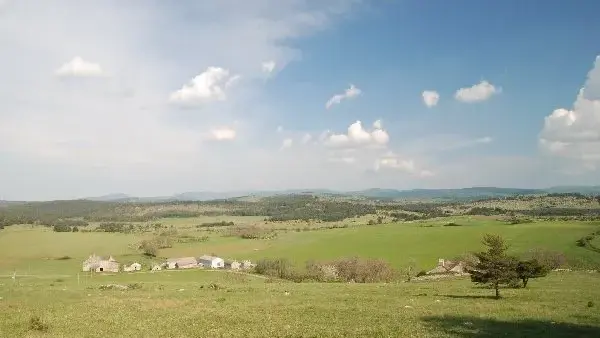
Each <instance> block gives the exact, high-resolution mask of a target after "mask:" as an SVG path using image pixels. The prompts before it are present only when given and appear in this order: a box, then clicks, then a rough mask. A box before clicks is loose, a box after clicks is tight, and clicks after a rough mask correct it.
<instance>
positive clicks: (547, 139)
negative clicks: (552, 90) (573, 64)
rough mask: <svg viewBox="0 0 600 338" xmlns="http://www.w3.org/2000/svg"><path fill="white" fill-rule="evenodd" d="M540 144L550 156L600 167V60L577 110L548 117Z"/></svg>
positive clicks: (581, 93) (562, 111)
mask: <svg viewBox="0 0 600 338" xmlns="http://www.w3.org/2000/svg"><path fill="white" fill-rule="evenodd" d="M539 143H540V146H541V147H542V149H543V150H544V151H545V152H547V153H548V154H550V155H553V156H556V157H559V158H567V159H572V160H576V161H579V163H580V164H581V165H583V167H587V168H588V169H590V170H596V168H597V166H598V165H599V164H600V56H598V57H596V61H595V64H594V66H593V68H592V70H591V71H590V72H589V73H588V76H587V80H586V82H585V84H584V86H583V88H581V90H580V91H579V94H578V95H577V98H576V99H575V103H574V104H573V108H572V109H570V110H568V109H563V108H561V109H556V110H554V111H553V112H552V114H550V115H548V116H546V117H545V119H544V127H543V129H542V131H541V133H540V138H539Z"/></svg>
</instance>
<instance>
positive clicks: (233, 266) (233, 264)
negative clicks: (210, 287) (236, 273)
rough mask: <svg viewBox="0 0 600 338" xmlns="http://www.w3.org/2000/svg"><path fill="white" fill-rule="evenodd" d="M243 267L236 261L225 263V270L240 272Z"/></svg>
mask: <svg viewBox="0 0 600 338" xmlns="http://www.w3.org/2000/svg"><path fill="white" fill-rule="evenodd" d="M241 267H242V264H241V263H240V262H238V261H236V260H233V261H226V262H225V269H231V270H239V269H240V268H241Z"/></svg>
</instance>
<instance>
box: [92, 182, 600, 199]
mask: <svg viewBox="0 0 600 338" xmlns="http://www.w3.org/2000/svg"><path fill="white" fill-rule="evenodd" d="M551 193H562V194H564V193H578V194H583V195H600V186H557V187H550V188H545V189H524V188H499V187H469V188H458V189H412V190H398V189H382V188H371V189H365V190H356V191H336V190H329V189H288V190H273V191H264V190H248V191H230V192H213V191H189V192H184V193H178V194H174V195H171V196H155V197H136V196H131V195H127V194H124V193H115V194H109V195H104V196H97V197H87V198H85V199H87V200H91V201H113V202H168V201H209V200H216V199H230V198H239V197H271V196H280V195H291V194H303V195H315V196H331V197H335V196H337V197H349V198H350V197H355V198H375V199H391V200H394V199H407V200H475V199H484V198H496V197H511V196H519V195H544V194H551Z"/></svg>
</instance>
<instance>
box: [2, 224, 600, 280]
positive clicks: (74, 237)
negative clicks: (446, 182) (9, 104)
mask: <svg viewBox="0 0 600 338" xmlns="http://www.w3.org/2000/svg"><path fill="white" fill-rule="evenodd" d="M229 219H230V218H218V219H210V220H209V219H206V218H203V219H201V220H199V219H196V218H190V219H174V220H173V219H163V220H161V223H163V224H164V225H167V226H169V225H174V226H175V228H176V229H178V234H179V235H180V236H184V235H188V236H189V235H192V236H207V237H208V239H207V240H206V241H203V242H189V243H179V242H177V241H174V243H173V246H172V247H171V248H166V249H161V250H160V251H159V255H158V256H159V257H157V258H152V259H151V258H148V257H145V256H143V255H142V254H141V253H140V251H138V250H137V249H136V244H137V243H139V242H140V241H141V240H143V239H148V238H151V237H152V236H153V234H152V233H106V232H76V233H71V232H67V233H58V232H53V231H52V230H51V229H50V228H46V227H41V226H30V225H22V226H12V227H8V228H6V229H4V230H2V231H0V257H2V260H0V275H2V274H4V275H6V274H10V273H12V272H13V271H15V270H16V271H17V273H19V274H41V275H43V274H73V273H76V272H77V271H79V269H80V266H81V262H82V261H83V260H84V259H85V258H87V256H89V255H90V254H91V253H96V254H98V255H113V256H114V257H115V258H116V259H117V260H118V261H120V262H122V263H126V262H133V261H136V260H137V261H140V262H142V263H146V264H149V263H150V262H152V261H160V260H162V259H164V258H167V257H178V256H200V255H202V254H211V253H214V254H216V255H219V256H222V257H224V258H230V259H239V260H241V259H251V260H253V261H256V260H258V259H261V258H287V259H289V260H291V261H293V262H295V263H297V264H303V263H304V262H305V261H307V260H311V259H315V260H327V259H336V258H342V257H349V256H361V257H371V258H383V259H385V260H387V261H388V262H390V263H391V264H392V265H393V266H394V267H396V268H398V269H402V268H404V267H406V266H407V265H408V264H411V265H413V266H414V268H415V269H422V270H428V269H430V268H432V267H433V266H435V264H436V263H437V259H438V258H448V259H451V258H454V257H456V256H459V255H461V254H465V253H467V252H471V251H476V250H479V249H480V248H481V243H480V240H481V237H482V235H483V234H485V233H495V234H500V235H502V236H504V237H505V238H506V240H507V242H508V243H509V244H510V245H511V247H510V251H511V252H512V253H514V254H517V255H522V254H526V253H527V252H528V251H529V250H531V249H545V250H553V251H557V252H561V253H563V254H564V255H565V256H566V258H567V260H568V263H569V265H570V266H572V267H575V268H582V269H593V268H599V267H600V254H599V253H597V252H594V251H591V250H588V249H586V248H582V247H578V246H577V245H576V241H577V239H579V238H581V237H583V236H585V235H587V234H589V233H591V232H594V231H597V230H598V229H600V226H599V225H598V223H597V222H595V223H594V222H580V221H537V222H533V223H523V224H512V225H511V224H506V222H501V221H497V220H495V219H493V218H490V217H482V216H460V217H452V218H444V219H437V220H436V219H434V220H427V221H418V222H407V223H388V224H379V225H371V226H367V225H362V226H356V225H354V226H350V227H348V228H338V229H323V230H318V229H316V228H313V230H311V231H302V230H303V228H302V227H299V226H297V227H295V228H294V227H293V226H292V225H293V223H290V222H279V223H281V224H279V223H275V224H273V223H269V224H268V225H263V226H264V227H277V228H280V229H283V230H279V231H277V236H276V237H275V238H273V239H265V240H263V239H242V238H239V237H235V236H227V235H226V230H227V229H226V228H227V227H220V228H221V229H212V228H210V229H208V230H207V229H201V228H200V229H198V228H196V227H195V226H194V225H195V224H198V223H199V222H200V223H202V222H207V221H222V220H227V221H228V220H229ZM258 219H259V218H257V217H248V218H247V219H244V218H243V217H237V218H236V219H235V220H236V221H237V222H238V223H239V224H254V223H255V222H258ZM201 221H202V222H201ZM449 222H453V223H456V224H459V225H460V226H444V225H445V224H448V223H449ZM292 229H294V230H292ZM315 229H316V230H315ZM175 236H178V235H175ZM65 256H68V257H70V258H71V259H65V260H60V259H59V258H61V257H65Z"/></svg>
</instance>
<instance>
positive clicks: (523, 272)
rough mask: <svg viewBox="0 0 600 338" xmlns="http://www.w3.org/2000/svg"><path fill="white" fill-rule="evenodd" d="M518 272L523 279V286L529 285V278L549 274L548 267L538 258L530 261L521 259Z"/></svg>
mask: <svg viewBox="0 0 600 338" xmlns="http://www.w3.org/2000/svg"><path fill="white" fill-rule="evenodd" d="M516 272H517V275H518V277H519V279H520V280H522V281H523V287H524V288H526V287H527V282H529V278H539V277H545V276H546V275H547V274H548V267H546V266H544V265H542V264H540V262H538V260H537V259H531V260H528V261H519V263H517V267H516Z"/></svg>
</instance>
